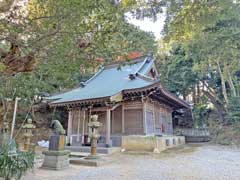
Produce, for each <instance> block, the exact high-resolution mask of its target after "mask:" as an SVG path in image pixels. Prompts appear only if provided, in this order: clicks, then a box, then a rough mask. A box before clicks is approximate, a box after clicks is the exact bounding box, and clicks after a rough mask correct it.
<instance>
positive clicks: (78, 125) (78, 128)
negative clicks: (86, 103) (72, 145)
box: [77, 109, 81, 142]
mask: <svg viewBox="0 0 240 180" xmlns="http://www.w3.org/2000/svg"><path fill="white" fill-rule="evenodd" d="M80 119H81V110H80V109H79V110H78V121H77V142H79V141H80Z"/></svg>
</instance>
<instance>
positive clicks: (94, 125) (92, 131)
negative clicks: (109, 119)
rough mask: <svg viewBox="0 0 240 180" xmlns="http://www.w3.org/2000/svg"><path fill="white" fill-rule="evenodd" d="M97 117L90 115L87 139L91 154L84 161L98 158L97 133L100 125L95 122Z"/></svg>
mask: <svg viewBox="0 0 240 180" xmlns="http://www.w3.org/2000/svg"><path fill="white" fill-rule="evenodd" d="M97 120H98V115H92V116H91V121H90V122H89V123H88V127H89V129H90V131H89V137H90V139H91V154H90V155H89V156H87V157H86V159H98V158H99V156H97V141H98V139H99V137H100V135H99V133H98V128H99V127H100V126H101V123H100V122H98V121H97Z"/></svg>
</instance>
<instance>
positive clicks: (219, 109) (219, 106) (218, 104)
mask: <svg viewBox="0 0 240 180" xmlns="http://www.w3.org/2000/svg"><path fill="white" fill-rule="evenodd" d="M203 93H204V95H205V96H207V97H208V99H209V100H210V101H211V103H213V104H214V106H215V108H216V110H217V113H218V116H219V119H220V121H221V122H222V123H223V122H225V115H226V109H225V107H224V105H223V104H222V103H221V102H219V100H217V99H216V98H215V96H213V95H211V94H210V93H209V92H208V91H205V90H203Z"/></svg>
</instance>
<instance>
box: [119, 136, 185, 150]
mask: <svg viewBox="0 0 240 180" xmlns="http://www.w3.org/2000/svg"><path fill="white" fill-rule="evenodd" d="M183 144H185V137H184V136H159V137H158V136H134V135H132V136H123V137H122V148H123V149H125V150H129V151H151V152H156V153H158V152H161V151H164V150H166V149H168V148H172V147H176V146H179V145H183Z"/></svg>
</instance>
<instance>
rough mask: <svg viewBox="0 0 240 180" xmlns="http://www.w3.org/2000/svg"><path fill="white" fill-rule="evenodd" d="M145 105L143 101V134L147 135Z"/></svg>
mask: <svg viewBox="0 0 240 180" xmlns="http://www.w3.org/2000/svg"><path fill="white" fill-rule="evenodd" d="M146 120H147V103H146V101H143V133H144V134H146V133H147V123H146Z"/></svg>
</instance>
